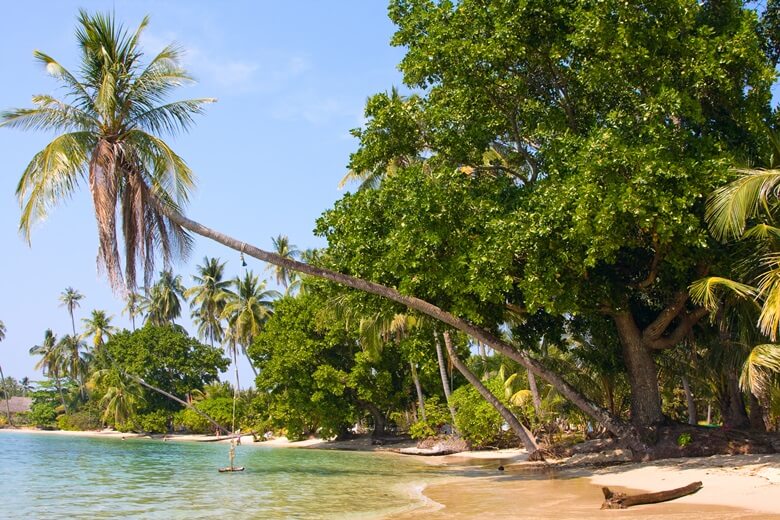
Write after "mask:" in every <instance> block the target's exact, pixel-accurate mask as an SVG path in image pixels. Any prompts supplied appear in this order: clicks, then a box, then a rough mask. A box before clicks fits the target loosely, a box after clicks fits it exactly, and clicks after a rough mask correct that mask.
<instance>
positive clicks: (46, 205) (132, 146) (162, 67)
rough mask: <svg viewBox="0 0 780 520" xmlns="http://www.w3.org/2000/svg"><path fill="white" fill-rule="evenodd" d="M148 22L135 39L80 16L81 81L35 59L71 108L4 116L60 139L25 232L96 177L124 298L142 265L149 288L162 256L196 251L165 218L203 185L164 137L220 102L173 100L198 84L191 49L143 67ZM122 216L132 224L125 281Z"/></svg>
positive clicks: (27, 194) (39, 165) (36, 186)
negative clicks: (185, 61)
mask: <svg viewBox="0 0 780 520" xmlns="http://www.w3.org/2000/svg"><path fill="white" fill-rule="evenodd" d="M148 23H149V19H148V17H145V18H144V19H143V20H142V21H141V23H140V25H139V26H138V28H137V29H136V30H135V31H134V32H129V31H127V30H126V29H125V27H124V26H122V25H121V24H119V23H117V22H116V21H115V19H114V17H113V15H111V14H108V15H102V14H95V15H90V14H88V13H87V12H86V11H80V13H79V17H78V29H77V31H76V39H77V41H78V44H79V49H80V52H81V64H80V68H79V74H78V75H74V74H72V73H71V72H69V71H68V70H67V69H66V68H65V67H63V66H62V65H61V64H60V63H58V62H57V61H56V60H55V59H54V58H52V57H50V56H49V55H47V54H44V53H43V52H40V51H36V52H35V59H36V60H38V61H39V62H41V63H42V64H43V65H45V66H46V71H47V72H48V73H49V74H50V75H52V76H53V77H54V78H56V79H57V80H59V81H60V82H61V84H62V85H63V87H64V88H65V98H64V100H60V99H56V98H54V97H52V96H50V95H37V96H34V97H33V105H34V107H33V108H23V109H16V110H11V111H7V112H4V113H2V115H0V119H1V122H0V125H2V126H8V127H14V128H21V129H23V130H44V131H50V132H56V133H58V134H59V135H57V137H55V138H54V140H52V141H51V142H50V143H49V144H48V145H46V146H45V147H44V148H43V150H41V151H40V152H38V153H37V154H36V155H35V156H34V157H33V160H32V161H31V162H30V164H29V165H28V166H27V168H26V169H25V171H24V174H23V175H22V178H21V180H20V182H19V185H18V188H17V191H16V194H17V196H18V198H19V201H20V203H21V205H22V217H21V221H20V224H19V228H20V231H21V232H22V233H23V234H24V236H25V237H27V239H28V240H29V238H30V231H31V229H32V227H33V225H34V224H36V223H37V222H38V221H40V220H43V219H44V218H45V217H46V216H47V215H48V214H49V212H50V210H51V209H52V208H53V207H54V206H56V205H57V204H59V203H60V202H62V201H63V200H65V199H68V198H69V197H70V195H71V194H72V193H73V192H74V191H75V190H76V189H77V188H78V187H79V185H80V184H81V179H82V176H87V177H88V179H89V188H90V192H91V193H92V202H93V205H94V210H95V217H96V220H97V223H98V230H99V232H98V238H99V248H98V264H99V266H100V267H102V268H104V269H105V270H106V272H107V274H108V278H109V280H110V281H111V283H112V286H113V287H114V288H115V289H117V290H123V289H124V287H125V286H127V287H130V288H132V287H134V286H135V282H136V267H137V266H138V265H140V267H141V268H142V269H143V271H144V280H145V282H148V281H150V278H151V274H152V273H153V267H154V259H155V253H156V252H160V253H161V254H162V256H163V259H164V260H166V261H168V260H169V259H171V258H173V257H176V256H180V255H181V256H185V255H186V254H187V253H188V251H189V249H190V243H191V242H190V237H189V236H188V235H187V233H186V232H185V231H184V230H183V229H182V228H181V227H180V225H178V224H176V223H175V222H173V221H171V220H170V218H169V217H168V216H166V213H165V211H164V210H172V211H175V212H178V211H179V210H180V208H181V207H182V205H183V204H185V203H186V202H187V199H188V196H189V193H190V191H191V189H192V187H193V185H194V178H193V175H192V172H191V171H190V169H189V167H187V165H186V164H185V162H184V160H182V158H181V157H179V156H178V155H176V153H174V151H173V150H172V149H171V148H170V147H169V146H168V144H166V143H165V141H163V140H162V139H161V138H160V137H159V136H160V134H168V135H175V134H177V133H178V132H180V131H182V130H186V129H187V128H188V127H189V126H190V124H191V123H192V122H193V116H195V115H197V114H200V113H201V112H202V110H203V106H204V105H205V104H207V103H211V102H213V101H214V100H213V99H211V98H203V99H188V100H184V101H174V102H164V100H165V98H166V97H167V96H168V94H169V93H170V92H171V91H173V90H174V89H175V88H176V87H179V86H181V85H183V84H185V83H188V82H190V81H192V79H191V77H190V76H189V75H188V74H187V73H186V72H185V71H184V70H183V69H182V68H181V67H180V66H179V60H180V58H181V49H179V48H178V47H177V46H175V45H167V46H166V47H164V48H163V49H162V50H161V51H160V52H159V53H158V54H157V55H156V56H154V57H153V58H152V59H151V60H150V61H149V62H148V63H146V64H143V63H142V58H143V52H142V51H141V49H140V48H139V45H138V42H139V38H140V36H141V33H142V32H143V31H144V29H145V28H146V26H147V25H148ZM117 206H119V208H117ZM117 214H119V215H120V216H121V219H122V229H123V233H122V236H123V239H124V250H125V265H124V277H123V275H122V269H121V263H120V259H119V250H118V239H117V230H116V227H117V223H116V219H117V217H116V215H117ZM123 280H124V282H125V283H123ZM145 285H146V283H145ZM74 328H75V326H74Z"/></svg>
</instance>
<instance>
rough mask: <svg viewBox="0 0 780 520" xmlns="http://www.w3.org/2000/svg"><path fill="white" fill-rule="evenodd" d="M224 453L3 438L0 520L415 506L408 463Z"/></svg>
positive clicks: (363, 513)
mask: <svg viewBox="0 0 780 520" xmlns="http://www.w3.org/2000/svg"><path fill="white" fill-rule="evenodd" d="M238 459H239V462H240V464H241V465H242V466H246V471H245V472H243V473H232V474H220V473H218V472H217V468H218V467H220V466H224V465H225V464H226V462H227V446H225V445H224V444H192V443H176V442H167V443H162V442H159V441H147V440H133V439H128V440H126V441H122V440H117V439H92V438H79V437H56V436H49V435H39V434H24V433H13V434H12V433H8V434H0V496H1V497H2V500H0V518H50V517H76V518H87V517H88V518H115V517H120V516H121V517H131V516H132V517H142V518H214V517H217V516H219V517H222V518H239V517H240V518H270V519H272V518H347V517H350V516H352V517H354V518H371V517H376V516H378V515H379V514H380V513H387V512H390V511H399V510H403V509H408V508H410V507H413V506H416V505H418V501H419V498H415V497H414V496H413V495H414V493H413V492H412V490H413V488H414V486H419V485H420V484H421V483H422V482H424V481H429V480H430V479H431V478H434V479H435V478H436V477H437V475H438V474H441V473H442V471H441V470H437V469H436V468H431V467H429V466H426V465H423V464H420V463H418V462H416V461H414V460H411V459H404V458H400V457H391V456H381V455H376V454H364V453H349V452H332V451H320V450H285V449H269V448H260V447H255V446H246V447H240V448H239V452H238Z"/></svg>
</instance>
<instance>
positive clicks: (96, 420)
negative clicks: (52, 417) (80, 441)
mask: <svg viewBox="0 0 780 520" xmlns="http://www.w3.org/2000/svg"><path fill="white" fill-rule="evenodd" d="M101 426H102V423H101V422H100V416H98V415H95V414H94V413H93V412H91V411H90V410H79V411H77V412H73V413H66V414H62V415H60V416H59V417H57V428H59V429H60V430H68V431H86V430H99V429H100V427H101Z"/></svg>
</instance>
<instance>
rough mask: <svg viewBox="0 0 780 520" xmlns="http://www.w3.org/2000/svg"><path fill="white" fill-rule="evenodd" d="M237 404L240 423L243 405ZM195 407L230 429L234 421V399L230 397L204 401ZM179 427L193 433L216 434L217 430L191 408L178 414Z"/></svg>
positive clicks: (237, 417)
mask: <svg viewBox="0 0 780 520" xmlns="http://www.w3.org/2000/svg"><path fill="white" fill-rule="evenodd" d="M236 404H237V406H238V408H237V409H236V420H237V421H238V420H239V419H240V417H241V414H240V408H241V407H240V404H241V403H240V402H239V403H236ZM195 406H197V408H198V410H200V411H202V412H203V413H205V414H206V415H208V416H209V417H211V418H212V419H214V420H215V421H217V422H218V423H219V424H220V425H222V426H223V427H225V428H227V429H230V427H231V424H232V421H233V399H231V398H229V397H217V398H214V399H204V400H203V401H199V402H197V403H195ZM177 426H181V427H183V428H184V429H186V430H188V431H190V432H192V433H214V429H215V428H214V425H213V424H211V423H210V422H209V421H208V420H207V419H206V418H205V417H202V416H201V415H199V414H198V413H197V412H196V411H195V410H192V409H190V408H187V409H184V410H182V411H181V412H179V414H177Z"/></svg>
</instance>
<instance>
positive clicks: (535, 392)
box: [526, 369, 542, 419]
mask: <svg viewBox="0 0 780 520" xmlns="http://www.w3.org/2000/svg"><path fill="white" fill-rule="evenodd" d="M526 371H527V372H528V389H529V390H531V398H532V399H533V403H534V412H536V416H537V417H538V418H539V419H541V418H542V399H541V398H540V397H539V388H538V387H537V386H536V376H535V375H534V373H533V372H531V371H530V370H528V369H526Z"/></svg>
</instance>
